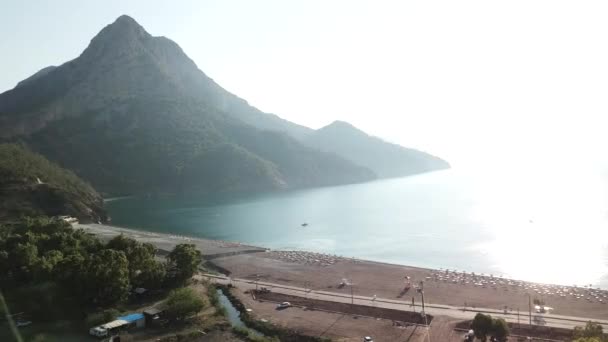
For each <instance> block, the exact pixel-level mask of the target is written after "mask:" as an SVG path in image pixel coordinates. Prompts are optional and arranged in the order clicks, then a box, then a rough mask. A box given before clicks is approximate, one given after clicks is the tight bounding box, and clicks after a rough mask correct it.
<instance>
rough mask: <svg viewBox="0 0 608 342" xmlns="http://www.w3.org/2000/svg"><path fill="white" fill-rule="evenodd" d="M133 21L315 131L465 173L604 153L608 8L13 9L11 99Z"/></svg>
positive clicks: (173, 5) (58, 1)
mask: <svg viewBox="0 0 608 342" xmlns="http://www.w3.org/2000/svg"><path fill="white" fill-rule="evenodd" d="M121 14H128V15H130V16H132V17H134V18H135V19H136V20H137V21H138V22H139V23H140V24H141V25H143V26H144V27H145V28H146V30H148V32H150V33H151V34H153V35H163V36H167V37H169V38H171V39H173V40H174V41H176V42H177V43H178V44H179V45H180V46H181V47H182V48H183V49H184V51H185V52H186V53H187V54H188V55H189V56H190V57H191V58H192V59H193V60H194V61H195V62H196V63H197V65H198V66H199V68H201V69H202V70H203V71H204V72H205V73H207V74H208V75H209V76H210V77H212V78H213V79H215V80H216V81H217V82H218V83H219V84H220V85H222V86H224V87H225V88H226V89H228V90H229V91H231V92H233V93H235V94H237V95H239V96H240V97H243V98H245V99H247V100H248V101H249V102H250V103H251V104H253V105H254V106H256V107H258V108H260V109H261V110H263V111H266V112H273V113H276V114H278V115H280V116H282V117H284V118H286V119H288V120H291V121H294V122H297V123H300V124H304V125H307V126H310V127H313V128H318V127H321V126H323V125H325V124H328V123H330V122H331V121H333V120H336V119H341V120H346V121H349V122H351V123H353V124H354V125H356V126H358V127H360V128H362V129H364V130H366V131H367V132H369V133H371V134H374V135H377V136H380V137H383V138H385V139H388V140H391V141H394V142H398V143H400V144H402V145H406V146H413V147H417V148H421V149H423V150H427V151H430V152H433V153H435V154H438V155H441V156H443V157H445V158H447V159H448V160H450V161H451V162H452V163H454V164H463V165H464V164H468V163H473V162H484V163H493V162H500V163H520V164H521V162H528V161H534V162H539V161H541V162H543V163H547V164H551V165H554V164H557V165H560V164H562V163H568V164H571V161H572V158H576V159H577V160H585V161H589V160H596V159H597V157H598V156H601V154H602V153H604V151H605V147H606V146H608V134H606V133H605V132H606V131H607V130H608V120H607V119H606V114H607V113H608V20H606V18H608V2H606V1H557V0H550V1H534V0H525V1H515V0H510V1H500V2H498V1H489V0H481V1H453V0H448V1H429V0H427V1H372V0H370V1H353V0H347V1H328V0H325V1H312V0H306V1H286V0H277V1H262V0H256V1H249V0H243V1H229V0H218V1H197V0H191V1H152V0H145V1H123V0H105V1H95V2H93V1H81V0H74V1H62V0H54V1H51V0H47V1H12V0H3V1H2V5H1V6H0V35H1V37H0V52H1V53H0V75H2V76H1V77H0V91H5V90H8V89H10V88H12V87H14V85H15V84H16V83H17V82H18V81H20V80H21V79H23V78H25V77H27V76H29V75H31V74H32V73H34V72H36V71H37V70H38V69H41V68H43V67H45V66H48V65H58V64H61V63H63V62H65V61H67V60H69V59H72V58H75V57H76V56H78V55H79V54H80V53H81V51H82V50H83V49H84V48H85V47H86V46H87V44H88V43H89V41H90V39H91V38H92V37H93V36H94V35H95V34H96V33H97V32H98V31H99V30H101V28H103V27H104V26H105V25H107V24H109V23H111V22H112V21H114V20H115V19H116V17H118V16H119V15H121ZM601 157H603V156H601Z"/></svg>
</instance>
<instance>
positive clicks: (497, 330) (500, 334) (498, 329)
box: [492, 318, 509, 342]
mask: <svg viewBox="0 0 608 342" xmlns="http://www.w3.org/2000/svg"><path fill="white" fill-rule="evenodd" d="M492 336H494V337H496V338H497V339H498V340H499V341H501V342H502V341H506V340H507V336H509V325H508V324H507V322H506V321H505V320H504V319H503V318H495V319H493V320H492Z"/></svg>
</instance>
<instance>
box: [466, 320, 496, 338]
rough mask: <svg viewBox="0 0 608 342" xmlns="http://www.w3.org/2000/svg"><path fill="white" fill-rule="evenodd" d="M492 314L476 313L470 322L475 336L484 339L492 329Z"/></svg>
mask: <svg viewBox="0 0 608 342" xmlns="http://www.w3.org/2000/svg"><path fill="white" fill-rule="evenodd" d="M492 323H493V322H492V316H490V315H484V314H482V313H478V314H477V315H475V318H474V319H473V322H472V323H471V329H473V331H474V332H475V337H477V338H478V339H480V340H482V341H485V340H486V339H487V336H488V334H489V333H490V332H491V331H492Z"/></svg>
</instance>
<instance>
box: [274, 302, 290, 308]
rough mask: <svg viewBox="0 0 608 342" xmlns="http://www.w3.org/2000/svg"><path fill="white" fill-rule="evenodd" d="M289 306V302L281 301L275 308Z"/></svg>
mask: <svg viewBox="0 0 608 342" xmlns="http://www.w3.org/2000/svg"><path fill="white" fill-rule="evenodd" d="M290 306H291V303H290V302H283V303H281V304H279V305H277V309H287V308H288V307H290Z"/></svg>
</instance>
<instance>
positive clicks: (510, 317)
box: [198, 274, 608, 329]
mask: <svg viewBox="0 0 608 342" xmlns="http://www.w3.org/2000/svg"><path fill="white" fill-rule="evenodd" d="M198 277H199V278H209V279H210V280H212V281H215V282H218V283H222V284H228V283H232V284H234V285H238V286H239V287H240V288H243V289H255V288H256V287H259V286H264V287H267V288H270V289H272V291H273V292H277V293H283V294H288V295H294V296H299V297H307V298H311V299H318V300H324V301H332V302H340V303H351V301H353V302H354V304H359V305H365V306H376V307H382V308H387V309H396V310H403V311H420V310H421V303H420V302H416V303H415V305H414V306H412V304H411V302H406V301H398V300H393V299H386V298H375V299H374V298H372V297H365V296H357V295H355V296H353V297H352V299H351V296H350V295H347V294H342V293H335V292H327V291H320V290H311V289H305V288H301V287H295V286H286V285H280V284H274V283H267V282H255V281H252V280H248V279H237V278H228V277H223V276H216V275H212V274H205V275H203V276H198ZM425 309H426V312H427V313H428V314H430V315H434V316H439V315H444V316H449V317H454V318H457V319H462V320H467V319H473V317H474V316H475V315H476V314H477V313H478V312H484V313H490V314H492V316H494V317H502V318H504V319H505V320H506V321H508V322H512V323H517V322H518V321H519V322H521V323H528V322H529V317H530V316H529V314H528V312H520V315H519V319H518V315H517V312H507V313H506V314H505V313H504V311H500V310H496V309H484V308H475V309H470V308H467V309H466V310H464V308H462V307H455V306H449V305H436V304H432V303H429V304H426V306H425ZM589 320H590V319H589V318H585V317H575V316H563V315H554V314H536V313H534V312H533V313H532V323H533V324H541V325H544V326H550V327H557V328H566V329H573V328H574V327H575V326H583V325H585V323H586V322H587V321H589ZM593 320H594V321H596V322H599V323H601V324H602V325H603V326H604V329H608V321H605V320H596V319H593Z"/></svg>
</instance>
